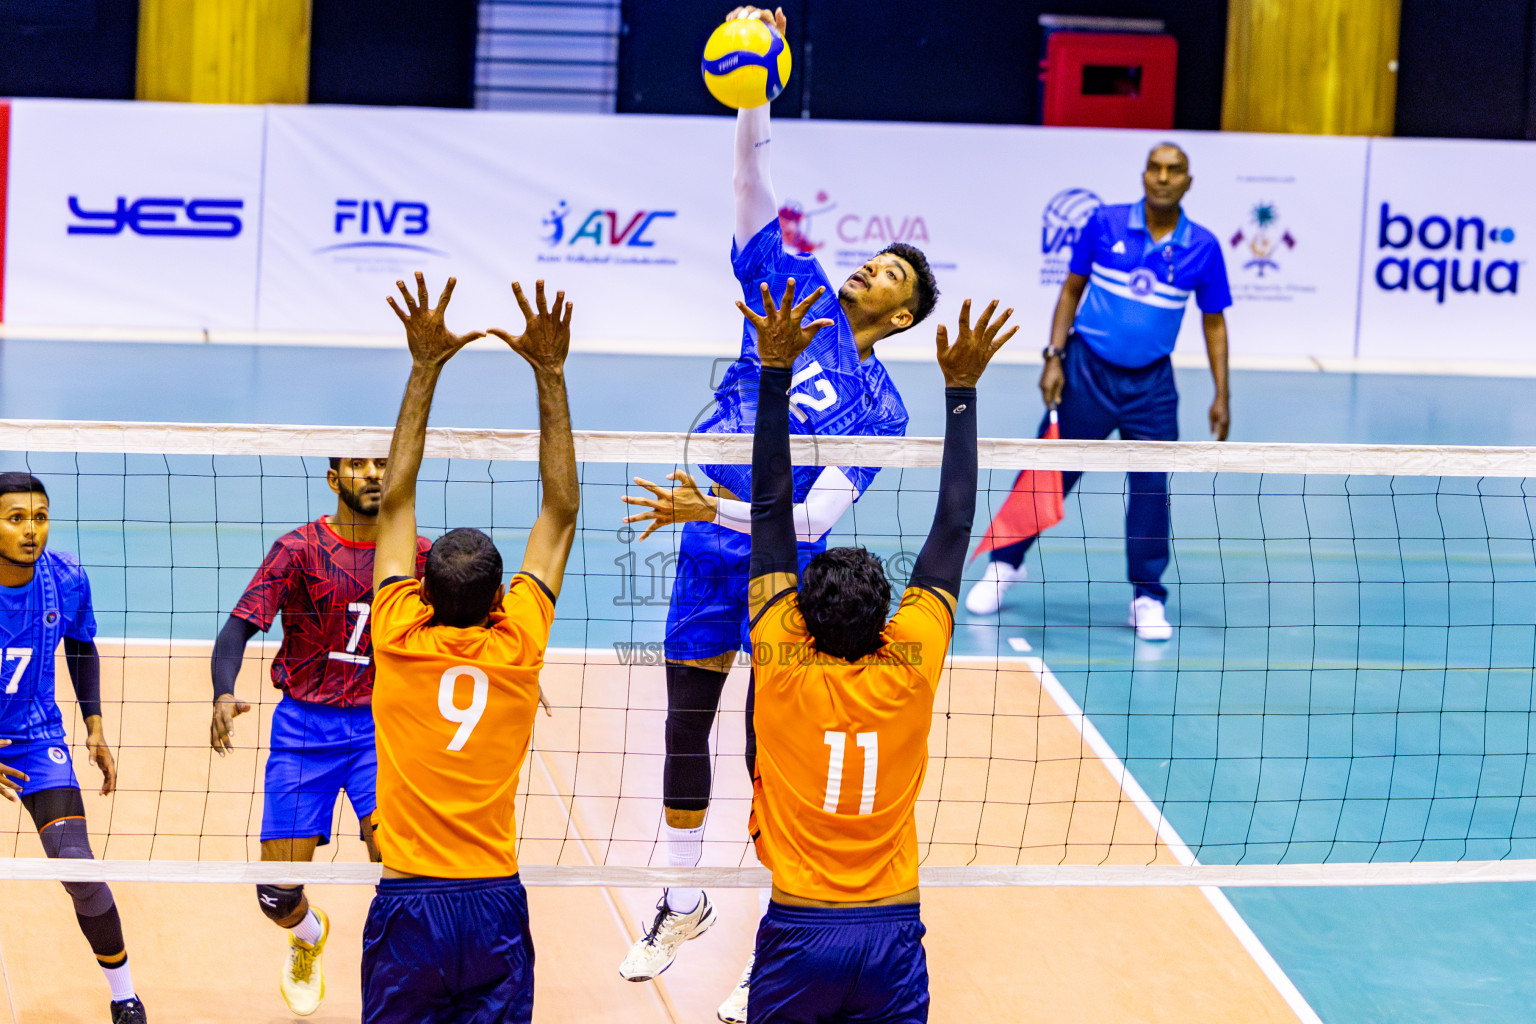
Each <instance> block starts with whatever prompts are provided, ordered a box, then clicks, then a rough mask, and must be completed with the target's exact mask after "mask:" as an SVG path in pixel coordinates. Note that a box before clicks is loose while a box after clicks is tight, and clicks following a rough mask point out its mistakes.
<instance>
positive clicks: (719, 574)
mask: <svg viewBox="0 0 1536 1024" xmlns="http://www.w3.org/2000/svg"><path fill="white" fill-rule="evenodd" d="M826 546H827V545H826V542H825V541H817V542H816V543H814V544H804V543H802V544H801V545H800V552H799V554H800V570H801V572H804V571H805V564H806V563H807V562H809V561H810V560H811V559H812V558H815V557H816V556H817V555H819V554H820V553H821V552H823V551H825V550H826ZM751 557H752V537H751V536H750V535H749V534H745V533H737V532H736V531H735V530H729V529H726V528H725V527H723V526H719V525H716V524H715V523H700V522H689V523H684V524H683V539H682V541H681V542H680V543H679V544H678V546H677V578H676V579H675V580H674V581H673V583H672V600H671V601H670V602H669V603H668V605H667V642H666V648H665V653H666V656H667V660H668V661H703V660H706V659H710V658H718V657H719V656H720V655H722V654H729V653H731V652H733V651H741V650H746V649H748V648H750V647H751V646H752V642H751V640H750V639H749V637H748V632H749V631H748V626H749V624H750V620H751V618H752V616H751V613H750V612H749V611H748V610H747V563H748V561H749V560H750V559H751Z"/></svg>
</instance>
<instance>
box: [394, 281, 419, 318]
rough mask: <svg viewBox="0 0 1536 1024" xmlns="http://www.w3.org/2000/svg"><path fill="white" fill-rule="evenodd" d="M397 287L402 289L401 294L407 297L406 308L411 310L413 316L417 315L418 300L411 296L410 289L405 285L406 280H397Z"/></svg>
mask: <svg viewBox="0 0 1536 1024" xmlns="http://www.w3.org/2000/svg"><path fill="white" fill-rule="evenodd" d="M395 287H396V288H399V289H400V295H401V296H402V297H403V298H404V299H405V308H406V309H408V310H410V311H411V315H412V316H415V315H416V300H415V299H413V298H411V293H410V291H409V289H407V288H406V287H405V282H404V281H396V282H395Z"/></svg>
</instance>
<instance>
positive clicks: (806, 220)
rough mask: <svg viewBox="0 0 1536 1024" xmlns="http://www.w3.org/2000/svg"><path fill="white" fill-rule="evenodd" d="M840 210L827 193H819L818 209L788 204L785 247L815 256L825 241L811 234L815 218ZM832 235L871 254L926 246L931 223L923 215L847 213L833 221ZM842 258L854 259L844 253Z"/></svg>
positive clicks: (782, 223) (782, 213)
mask: <svg viewBox="0 0 1536 1024" xmlns="http://www.w3.org/2000/svg"><path fill="white" fill-rule="evenodd" d="M836 209H837V204H836V203H834V202H832V201H831V199H830V197H829V196H828V195H827V193H826V192H825V191H822V192H817V193H816V207H815V208H814V209H806V208H805V207H804V206H803V205H801V204H800V203H799V202H798V201H797V200H794V199H790V200H787V201H786V202H785V203H784V205H783V206H781V207H780V208H779V227H780V228H781V229H782V230H783V232H784V244H785V246H786V247H788V248H790V249H793V250H795V251H796V252H801V253H808V252H815V251H816V250H817V249H820V248H821V247H822V246H823V245H825V244H826V243H825V241H823V240H819V239H816V238H814V237H813V236H812V234H811V221H812V220H813V218H816V217H819V216H823V215H826V214H830V213H832V212H833V211H835V210H836ZM832 233H833V235H834V236H835V237H836V239H837V240H838V241H839V242H841V243H842V244H843V245H858V246H864V247H867V248H868V249H869V251H870V252H875V251H878V250H880V249H884V248H885V247H886V246H888V245H891V244H892V243H894V242H906V243H908V244H910V245H919V246H921V245H927V244H929V243H930V242H931V241H932V239H931V238H929V236H928V223H927V222H926V221H925V220H923V217H922V214H912V213H903V214H895V213H852V212H845V213H843V214H842V215H841V216H840V217H838V218H837V219H835V220H833V221H832ZM841 255H852V254H848V253H844V254H841Z"/></svg>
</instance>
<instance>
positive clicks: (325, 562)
mask: <svg viewBox="0 0 1536 1024" xmlns="http://www.w3.org/2000/svg"><path fill="white" fill-rule="evenodd" d="M431 547H432V544H431V542H430V541H428V540H427V539H426V538H425V537H418V538H416V574H417V575H418V576H419V575H421V570H422V569H423V567H424V566H425V563H426V557H427V551H428V549H430V548H431ZM372 602H373V545H372V544H364V543H359V542H357V541H351V540H347V539H346V538H345V537H343V536H342V535H341V534H339V533H337V532H336V530H335V529H333V528H332V527H331V524H330V523H329V522H328V521H327V519H326V517H325V516H321V517H320V518H319V519H316V520H315V521H314V522H312V523H305V524H304V525H303V526H301V527H299V528H298V529H297V530H291V531H289V532H288V533H285V534H283V535H282V536H281V537H279V538H277V540H276V541H274V542H273V543H272V549H271V550H270V551H268V552H267V557H266V558H264V559H262V562H261V568H259V569H257V570H256V575H255V576H254V577H252V579H251V582H250V584H249V585H248V586H247V587H246V588H245V594H244V595H243V596H242V597H241V598H240V602H239V603H238V604H236V605H235V608H234V611H233V612H231V613H230V614H232V615H234V616H235V618H237V619H244V620H245V621H246V622H249V623H250V624H251V625H253V626H255V627H256V628H257V629H259V630H261V631H262V632H266V631H267V630H269V629H271V628H272V620H273V619H274V618H276V617H277V614H278V612H282V614H283V642H282V645H281V646H280V647H279V648H278V650H277V657H276V658H274V659H272V685H273V686H275V687H277V688H278V689H279V690H282V691H284V692H286V693H287V694H288V696H290V697H292V698H293V699H294V700H301V701H305V702H307V703H310V704H330V705H333V706H336V707H348V708H350V707H358V706H363V705H367V704H368V703H369V702H370V701H371V700H372V699H373V643H372V636H371V631H370V630H369V629H368V617H369V614H370V613H371V612H372Z"/></svg>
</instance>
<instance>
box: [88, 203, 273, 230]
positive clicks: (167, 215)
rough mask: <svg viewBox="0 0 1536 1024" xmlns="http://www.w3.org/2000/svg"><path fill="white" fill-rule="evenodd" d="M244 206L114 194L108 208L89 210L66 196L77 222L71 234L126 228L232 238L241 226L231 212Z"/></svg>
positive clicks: (243, 204) (237, 218)
mask: <svg viewBox="0 0 1536 1024" xmlns="http://www.w3.org/2000/svg"><path fill="white" fill-rule="evenodd" d="M244 207H245V200H243V199H161V198H145V199H135V200H134V201H133V202H129V201H128V197H127V196H118V197H117V205H116V206H114V207H113V208H112V209H110V210H91V209H87V208H85V207H83V206H81V205H80V197H79V196H70V197H69V212H70V213H72V214H74V216H75V217H76V218H77V223H74V224H70V225H69V226H68V233H69V234H71V235H120V234H122V233H123V230H124V229H125V228H126V229H127V230H129V231H132V232H133V233H134V234H136V235H145V236H147V237H162V238H235V237H237V236H238V235H239V234H240V229H241V227H242V226H243V225H242V224H241V223H240V218H239V217H238V216H236V215H235V214H234V213H232V212H228V211H233V210H240V209H243V208H244Z"/></svg>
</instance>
